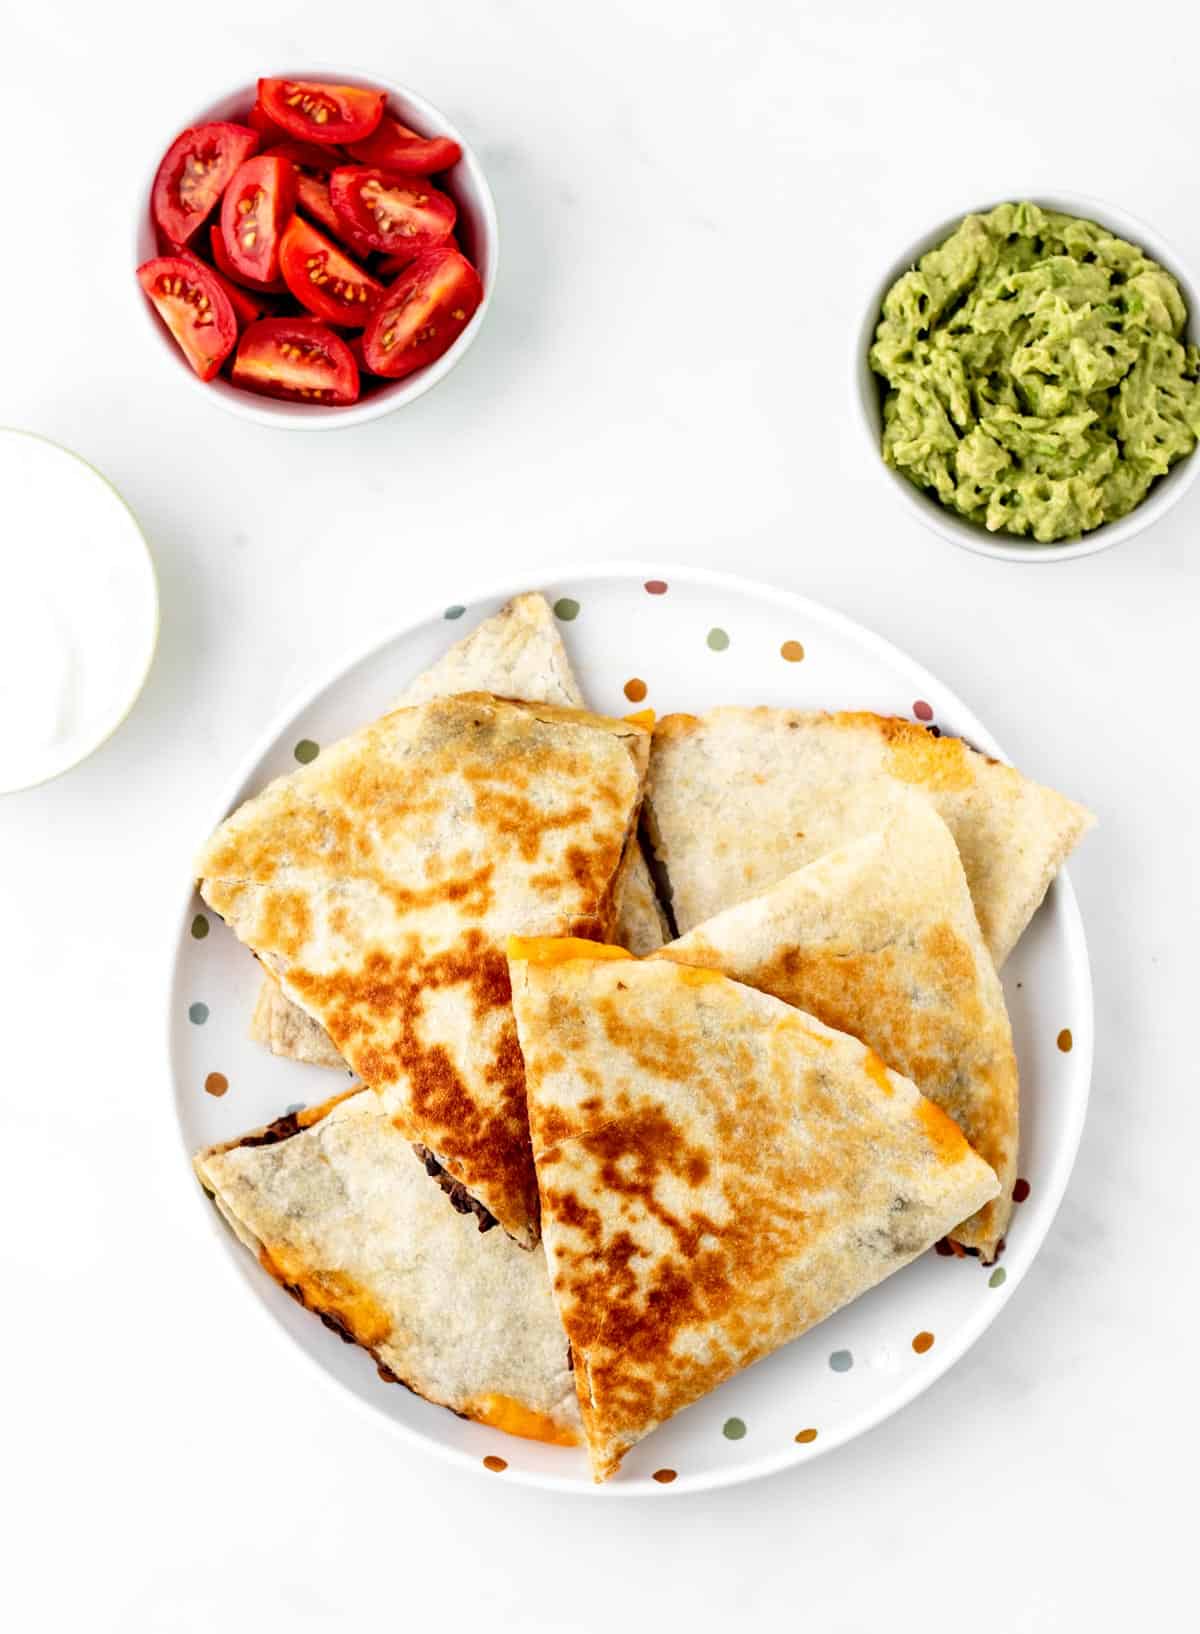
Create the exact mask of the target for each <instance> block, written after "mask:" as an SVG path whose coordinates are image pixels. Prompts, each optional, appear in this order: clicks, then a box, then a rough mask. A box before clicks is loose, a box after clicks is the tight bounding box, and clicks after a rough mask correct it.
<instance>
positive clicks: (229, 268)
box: [208, 221, 288, 295]
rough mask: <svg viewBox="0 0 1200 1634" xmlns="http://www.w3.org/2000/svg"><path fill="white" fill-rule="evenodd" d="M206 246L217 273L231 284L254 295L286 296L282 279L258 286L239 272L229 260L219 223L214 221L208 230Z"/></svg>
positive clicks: (256, 282) (285, 288)
mask: <svg viewBox="0 0 1200 1634" xmlns="http://www.w3.org/2000/svg"><path fill="white" fill-rule="evenodd" d="M208 245H209V249H210V250H211V252H212V258H213V261H214V262H215V263H216V267H217V271H218V272H219V273H221V275H222V276H223V277H225V278H228V279H229V280H230V281H231V282H232V283H235V284H241V286H242V288H243V289H249V290H252V291H253V292H254V294H255V295H286V294H287V292H288V287H287V285H286V284H285V283H284V281H283V279H282V278H272V280H271V282H270V283H268V284H260V283H259V282H258V281H257V280H256V279H254V278H247V277H246V276H245V275H244V274H243V273H241V272H239V271H238V269H237V267H235V266H234V264H233V262H232V261H231V260H230V259H229V252H228V250H227V249H226V248H225V234H224V233H223V232H222V231H221V227H220V223H219V222H216V221H214V222H213V224H212V226H211V227H210V228H209V230H208Z"/></svg>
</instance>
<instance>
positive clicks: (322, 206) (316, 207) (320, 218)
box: [296, 172, 342, 236]
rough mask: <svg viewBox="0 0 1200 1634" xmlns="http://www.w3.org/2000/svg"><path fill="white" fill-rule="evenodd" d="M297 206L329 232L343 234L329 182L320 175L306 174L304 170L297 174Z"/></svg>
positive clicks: (337, 234)
mask: <svg viewBox="0 0 1200 1634" xmlns="http://www.w3.org/2000/svg"><path fill="white" fill-rule="evenodd" d="M296 208H297V210H303V211H304V214H305V215H306V216H307V217H308V218H309V220H310V221H315V222H317V223H318V224H319V225H320V226H322V227H324V229H325V231H326V232H327V233H333V234H335V235H336V236H340V235H341V232H342V224H341V222H340V220H339V219H338V213H337V211H336V210H335V209H334V208H333V201H332V200H331V199H330V197H329V183H328V182H326V181H322V179H321V177H320V176H305V175H304V174H303V173H302V172H301V173H300V174H298V175H297V177H296Z"/></svg>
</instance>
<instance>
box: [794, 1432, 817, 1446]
mask: <svg viewBox="0 0 1200 1634" xmlns="http://www.w3.org/2000/svg"><path fill="white" fill-rule="evenodd" d="M816 1439H817V1432H816V1431H815V1430H797V1431H796V1440H797V1441H799V1442H801V1443H803V1442H806V1441H815V1440H816Z"/></svg>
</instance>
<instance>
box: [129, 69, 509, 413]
mask: <svg viewBox="0 0 1200 1634" xmlns="http://www.w3.org/2000/svg"><path fill="white" fill-rule="evenodd" d="M268 66H272V67H273V66H274V65H268ZM289 77H291V78H295V79H312V80H323V81H325V82H326V83H327V84H331V85H361V86H366V87H369V88H373V89H375V90H380V91H386V92H387V111H388V113H390V114H393V115H394V116H395V117H396V118H397V119H399V120H400V121H401V123H402V124H405V125H408V126H410V127H411V128H412V129H413V130H416V131H419V132H420V133H421V134H422V135H423V136H424V135H430V136H449V137H452V138H453V140H454V141H456V142H457V143H458V145H459V146H460V147H461V148H462V155H463V156H462V158H461V159H460V160H459V162H458V163H457V164H456V165H455V166H454V168H453V170H451V171H449V172H447V174H446V176H445V177H444V178H443V177H439V185H441V186H444V188H445V190H446V192H447V193H449V194H450V196H451V198H452V199H453V200H454V202H455V204H456V205H457V206H458V226H457V234H458V237H459V240H460V242H461V243H462V247H463V250H464V253H465V254H466V256H467V258H468V259H469V260H470V261H472V262H474V264H475V267H476V269H477V270H478V272H479V277H480V281H481V283H482V284H483V299H482V301H481V302H480V303H479V307H478V309H477V311H476V312H475V315H474V317H473V318H472V319H471V321H470V323H469V324H468V325H467V327H466V328H465V329H464V330H463V332H462V334H461V335H460V336H459V337H458V339H457V340H456V341H455V342H454V345H453V346H451V347H450V349H449V350H448V351H446V352H443V353H442V355H441V357H439V358H437V359H435V360H434V362H432V363H429V364H427V365H426V366H425V368H423V369H418V370H417V371H416V373H415V374H411V375H409V376H407V377H406V378H405V379H404V380H397V381H395V382H393V383H391V384H389V383H387V382H379V383H378V384H375V383H374V377H370V378H371V379H372V382H373V383H372V387H371V390H370V391H369V393H368V395H367V396H365V397H363V398H361V399H360V400H359V402H357V403H352V404H351V405H350V406H349V407H347V408H328V407H322V406H319V405H315V404H309V403H288V402H282V401H280V400H279V399H277V398H272V397H259V396H257V395H256V394H255V393H253V392H248V391H244V390H243V389H242V388H241V387H240V386H234V385H231V384H230V382H229V381H228V380H225V379H222V378H221V377H220V376H218V377H217V378H216V379H215V380H210V381H203V380H201V379H200V378H199V376H197V375H196V374H194V373H193V372H192V370H191V369H190V368H189V366H188V363H187V360H186V359H185V358H184V356H183V353H182V352H181V351H180V350H179V347H178V346H177V345H176V344H175V342H174V340H173V339H172V338H171V336H170V334H169V333H168V331H167V329H166V328H165V327H164V325H163V323H162V321H161V320H160V319H159V317H158V316H157V314H156V313H155V311H154V308H153V307H152V306H151V305H150V302H149V301H148V300H147V299H146V297H145V296H144V295H143V294H142V292H141V290H140V289H139V288H138V284H137V280H136V279H135V278H134V276H133V269H132V268H131V269H130V278H129V283H130V288H131V290H133V291H135V292H136V296H137V302H138V306H139V307H140V309H141V310H142V312H143V314H144V316H145V320H146V323H147V325H148V332H149V333H150V334H151V335H152V337H153V342H154V344H155V346H156V349H157V351H158V354H159V356H160V357H162V358H164V359H165V360H166V363H167V366H168V367H169V368H170V370H171V372H172V373H173V374H174V376H175V378H176V379H177V380H183V381H185V382H186V383H187V384H188V386H189V387H190V388H191V389H193V390H196V391H201V392H203V393H204V394H205V395H206V396H207V397H208V398H209V400H210V401H212V402H214V403H217V404H219V405H220V407H221V408H224V409H228V410H229V412H230V413H231V414H237V415H240V416H241V418H242V419H243V420H256V421H257V422H258V423H259V424H260V425H272V426H282V427H284V428H285V429H286V430H289V431H330V430H333V429H335V428H336V427H338V426H351V425H361V424H362V423H363V421H364V420H378V419H379V418H380V416H381V415H384V414H390V413H391V412H392V410H393V409H398V408H402V407H403V405H404V404H405V403H411V402H413V401H414V399H415V398H418V397H420V396H422V395H423V394H424V393H425V392H427V391H428V390H429V389H430V387H431V386H436V385H437V383H438V381H439V380H441V379H443V378H444V377H445V376H446V375H448V374H449V373H450V370H451V369H453V367H454V366H455V364H456V363H458V362H459V361H460V359H461V358H462V357H463V356H464V355H465V353H466V351H467V348H468V347H469V346H470V344H471V342H472V341H473V340H474V339H475V336H476V335H477V334H478V333H479V329H480V326H481V325H482V323H483V320H484V317H485V316H486V314H487V310H488V307H489V306H490V305H491V299H492V289H493V286H494V285H495V282H496V268H497V266H498V264H499V254H500V233H499V228H498V226H497V222H496V205H495V201H494V200H493V198H492V190H491V188H490V187H489V186H488V183H487V177H486V176H485V175H484V173H483V167H482V166H481V165H480V163H479V160H478V159H477V158H476V157H475V154H474V153H473V152H472V150H471V148H470V146H469V145H468V143H467V142H466V141H465V139H464V138H463V136H462V134H461V132H459V131H457V130H455V128H454V126H453V125H452V124H451V123H450V121H449V120H448V119H447V118H446V116H445V115H444V114H442V113H440V112H439V111H438V109H437V108H435V107H434V106H433V104H432V103H431V102H426V101H425V100H424V98H423V97H419V96H418V95H417V94H416V92H415V91H410V90H408V89H407V88H406V87H405V86H403V85H397V84H395V83H394V82H393V81H391V80H387V79H384V78H383V77H382V76H381V75H379V74H350V73H346V72H345V71H344V70H342V69H340V68H305V69H301V70H299V71H297V72H295V73H294V74H292V75H290V76H289ZM256 92H257V85H256V83H255V81H253V80H251V81H250V83H249V84H242V85H238V86H235V87H234V88H233V89H232V90H231V91H228V92H226V93H225V94H224V95H223V96H219V97H217V98H216V99H215V101H213V102H210V103H208V104H206V105H205V106H204V107H203V108H199V109H197V110H196V111H195V112H194V113H192V114H190V115H188V116H186V117H184V118H182V119H180V121H179V123H178V125H177V126H176V127H175V129H174V130H171V131H169V132H167V133H166V134H165V135H164V136H163V138H162V140H161V141H159V142H158V143H156V144H155V145H154V146H153V148H152V150H151V151H150V152H149V153H148V154H147V161H148V168H147V172H146V180H145V182H144V183H143V185H142V186H141V187H140V188H139V190H138V195H137V216H136V219H135V222H134V241H133V242H134V263H133V265H134V267H135V268H136V267H139V266H141V264H142V262H143V261H148V260H149V259H150V258H151V257H152V256H155V255H157V254H158V253H159V250H158V243H157V239H156V237H155V232H154V222H153V220H152V218H151V215H150V193H151V189H152V188H153V186H154V177H155V174H156V173H157V171H158V166H159V161H160V160H161V159H162V156H163V154H164V153H165V152H166V151H167V148H168V147H169V146H170V144H171V143H172V142H173V141H174V139H175V137H176V136H177V135H178V134H179V132H180V131H182V130H187V129H189V128H190V127H191V126H192V125H203V124H205V123H207V122H208V121H209V120H213V119H237V118H238V116H239V115H240V116H241V117H242V118H245V116H246V114H247V113H248V112H249V109H250V107H251V106H252V105H253V103H254V100H255V96H256Z"/></svg>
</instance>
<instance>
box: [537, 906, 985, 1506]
mask: <svg viewBox="0 0 1200 1634" xmlns="http://www.w3.org/2000/svg"><path fill="white" fill-rule="evenodd" d="M590 951H591V950H590V949H588V948H586V947H581V945H580V944H579V943H574V944H567V945H566V947H565V948H564V946H563V945H562V944H561V943H560V944H555V943H547V942H539V941H534V942H524V941H521V940H519V939H516V938H514V940H513V942H512V943H510V969H511V973H512V988H513V1007H514V1010H515V1012H516V1017H517V1030H518V1033H519V1035H520V1040H521V1049H522V1051H523V1053H524V1056H525V1069H526V1084H527V1099H528V1105H529V1119H530V1126H531V1129H532V1134H533V1149H534V1159H535V1162H536V1164H537V1171H538V1183H539V1186H540V1189H541V1197H542V1231H543V1242H544V1244H545V1248H546V1255H547V1259H548V1261H549V1265H550V1278H551V1284H552V1286H553V1288H554V1293H555V1297H556V1299H557V1301H558V1308H559V1314H560V1315H561V1317H562V1320H563V1325H564V1327H565V1328H566V1331H567V1337H568V1338H569V1339H570V1341H571V1349H572V1354H573V1357H574V1362H575V1383H576V1386H577V1388H578V1391H579V1405H580V1412H581V1414H582V1418H583V1427H584V1434H585V1437H586V1439H587V1444H588V1450H589V1453H590V1455H591V1460H592V1471H593V1474H594V1476H595V1478H596V1479H597V1480H598V1481H599V1480H605V1479H607V1477H608V1476H610V1475H612V1474H613V1473H614V1471H615V1470H616V1469H617V1467H618V1466H619V1464H620V1462H621V1459H622V1457H623V1456H624V1454H625V1453H626V1452H627V1451H628V1450H629V1448H630V1447H632V1446H633V1445H634V1443H635V1442H637V1441H639V1440H640V1439H641V1438H642V1437H643V1436H644V1435H647V1434H649V1432H650V1431H651V1430H653V1429H654V1428H655V1426H656V1425H658V1424H661V1423H662V1422H663V1421H664V1420H665V1419H668V1418H670V1417H671V1415H672V1414H674V1413H677V1412H678V1411H679V1410H680V1409H681V1408H683V1407H686V1406H687V1405H688V1404H689V1403H690V1402H693V1401H695V1400H697V1399H698V1398H699V1397H700V1396H703V1395H704V1394H706V1393H707V1392H708V1391H709V1390H712V1389H713V1388H714V1387H715V1386H716V1385H718V1384H720V1383H721V1382H722V1380H724V1379H727V1378H729V1377H730V1376H731V1375H732V1374H733V1373H736V1372H737V1371H738V1370H739V1369H741V1368H743V1367H747V1366H749V1365H750V1364H751V1363H752V1362H755V1361H758V1360H759V1359H760V1358H761V1357H763V1356H766V1355H767V1354H769V1352H771V1351H773V1350H775V1349H777V1348H778V1346H780V1345H783V1344H786V1343H787V1342H788V1341H789V1340H791V1339H794V1338H796V1337H797V1336H798V1335H799V1334H801V1333H804V1332H805V1331H806V1330H807V1329H808V1328H811V1327H813V1326H814V1324H816V1323H818V1322H821V1321H823V1320H824V1319H825V1318H826V1317H827V1316H829V1315H831V1314H832V1313H833V1312H834V1311H836V1310H838V1309H839V1308H840V1307H841V1306H843V1305H845V1304H846V1303H847V1302H848V1301H850V1300H852V1299H855V1298H857V1296H858V1295H859V1294H861V1293H863V1292H865V1291H866V1290H867V1289H868V1288H871V1287H873V1286H874V1285H875V1284H876V1283H878V1282H880V1281H882V1280H883V1278H884V1277H887V1276H890V1275H891V1273H892V1272H893V1271H895V1270H898V1269H899V1268H900V1267H901V1266H902V1265H906V1264H907V1263H908V1262H909V1261H910V1260H912V1259H914V1258H915V1257H916V1256H917V1255H918V1254H920V1253H922V1252H924V1250H925V1249H927V1248H929V1247H930V1246H931V1245H932V1244H933V1243H934V1242H936V1241H937V1240H938V1238H940V1237H942V1236H944V1235H945V1233H946V1232H947V1231H948V1230H950V1229H951V1228H952V1227H953V1226H954V1225H955V1224H956V1223H957V1222H958V1221H959V1220H962V1219H965V1218H966V1217H967V1216H968V1215H971V1214H973V1213H974V1212H975V1211H976V1210H977V1209H978V1208H980V1207H982V1205H983V1204H984V1203H986V1202H987V1201H988V1199H989V1198H991V1197H994V1196H995V1195H996V1191H997V1181H996V1177H995V1175H994V1174H993V1173H992V1171H991V1169H989V1168H988V1166H987V1164H986V1163H985V1162H984V1161H983V1159H982V1158H980V1157H978V1156H977V1155H976V1154H975V1153H974V1152H973V1151H972V1150H971V1148H970V1147H969V1146H968V1145H967V1142H966V1141H965V1140H964V1138H963V1136H962V1133H961V1131H960V1130H959V1128H958V1125H957V1124H956V1123H954V1121H953V1120H952V1119H950V1118H948V1117H947V1116H946V1114H945V1113H944V1112H943V1111H942V1110H941V1109H940V1108H939V1107H938V1106H937V1105H935V1103H934V1102H932V1101H928V1100H926V1099H925V1098H924V1097H923V1096H922V1095H921V1094H920V1093H919V1092H918V1091H917V1089H916V1088H915V1087H914V1085H913V1084H911V1083H910V1082H909V1080H908V1079H907V1078H902V1077H901V1076H900V1075H899V1074H897V1073H894V1072H890V1071H889V1070H888V1069H887V1068H885V1067H884V1065H883V1063H882V1062H881V1061H880V1060H879V1058H878V1056H876V1055H875V1054H874V1052H873V1051H871V1050H869V1049H868V1048H867V1047H866V1046H865V1045H863V1044H860V1043H859V1042H858V1040H857V1039H853V1038H850V1037H848V1036H847V1035H846V1034H844V1033H838V1032H835V1031H833V1030H832V1029H831V1028H829V1027H826V1026H825V1025H824V1024H823V1023H822V1022H820V1021H817V1020H816V1019H815V1018H813V1017H811V1016H807V1015H805V1014H803V1013H802V1012H800V1011H798V1010H795V1009H793V1008H792V1007H791V1006H790V1005H787V1004H784V1003H783V1002H782V1001H781V1000H780V999H776V998H773V997H771V995H770V994H767V993H759V992H756V991H755V990H754V989H752V988H749V987H745V986H742V985H741V984H740V983H738V982H734V981H730V980H729V979H728V978H727V977H725V976H722V975H719V974H717V973H715V972H713V971H706V970H697V969H693V968H691V967H690V966H686V965H678V964H674V963H672V962H670V961H669V960H665V959H648V960H640V961H639V960H634V959H631V958H628V957H624V958H622V957H620V956H617V955H619V950H608V951H607V954H605V955H602V956H601V957H599V958H597V957H594V956H581V955H588V954H589V953H590Z"/></svg>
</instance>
